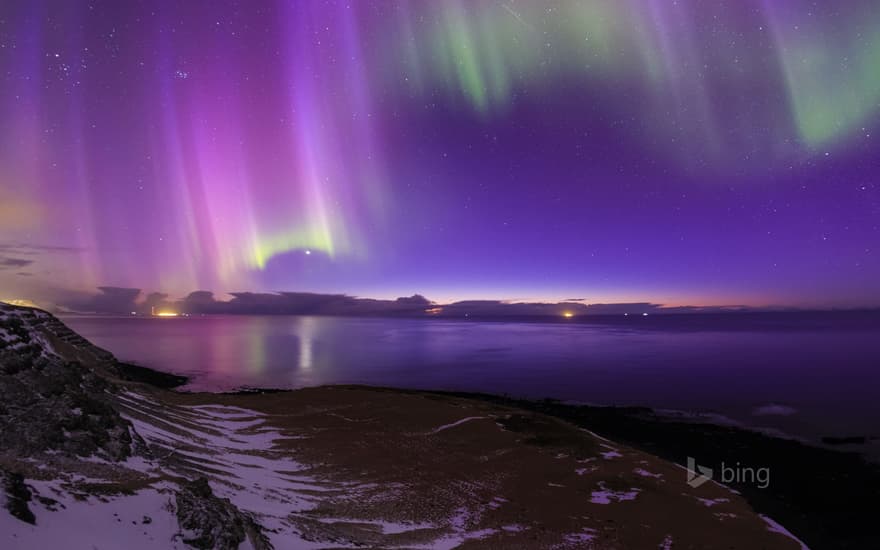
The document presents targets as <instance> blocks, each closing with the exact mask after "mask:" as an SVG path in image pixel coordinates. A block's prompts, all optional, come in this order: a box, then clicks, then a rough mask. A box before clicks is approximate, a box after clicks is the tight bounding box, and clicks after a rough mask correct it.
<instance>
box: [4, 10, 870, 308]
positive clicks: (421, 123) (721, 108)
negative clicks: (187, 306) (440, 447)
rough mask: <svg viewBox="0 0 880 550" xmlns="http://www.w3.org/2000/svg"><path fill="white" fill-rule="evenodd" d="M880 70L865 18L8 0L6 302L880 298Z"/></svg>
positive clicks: (844, 302)
mask: <svg viewBox="0 0 880 550" xmlns="http://www.w3.org/2000/svg"><path fill="white" fill-rule="evenodd" d="M878 60H880V6H878V4H877V3H876V1H874V0H851V1H847V2H807V1H801V0H742V1H737V2H729V1H725V2H722V1H714V0H678V1H673V0H586V1H581V2H570V1H565V2H558V1H546V2H531V1H524V0H474V1H469V2H464V1H460V0H444V1H442V2H437V1H410V2H392V1H375V2H374V1H369V0H359V1H354V0H350V1H348V2H346V1H327V2H324V1H317V0H301V1H283V0H259V1H222V0H212V1H206V0H205V1H200V0H193V1H188V2H177V1H164V0H157V1H149V2H147V1H136V0H131V1H126V2H118V1H115V0H107V1H99V0H96V1H84V0H83V1H75V0H70V1H68V0H58V1H46V0H6V1H4V2H2V3H0V124H2V132H0V289H2V290H3V292H0V294H10V295H15V296H21V297H28V298H32V299H33V298H39V297H45V296H52V295H53V293H54V294H57V293H60V292H67V291H88V290H90V289H93V288H94V287H96V286H100V285H113V286H124V287H134V288H141V289H144V290H145V291H163V292H167V293H170V294H171V295H174V296H183V295H185V294H186V293H188V292H190V291H192V290H197V289H205V290H212V291H215V292H218V293H223V292H230V291H241V290H249V291H258V292H260V291H262V292H268V291H281V290H297V291H314V292H346V293H349V294H354V295H361V296H373V297H394V296H402V295H409V294H412V293H414V292H419V293H421V294H424V295H426V296H428V297H429V298H431V299H434V300H438V301H450V300H458V299H469V298H478V297H479V298H492V299H505V300H530V301H534V300H548V301H552V300H569V299H582V300H585V301H587V302H627V301H649V302H653V303H660V304H669V305H685V304H690V305H710V304H714V305H722V304H746V305H754V306H766V305H793V306H802V307H832V306H833V307H853V306H878V305H880V298H878V297H880V185H878V174H880V161H878V158H880V157H878V143H880V141H878V139H880V127H878V114H880V61H878ZM0 297H3V296H0Z"/></svg>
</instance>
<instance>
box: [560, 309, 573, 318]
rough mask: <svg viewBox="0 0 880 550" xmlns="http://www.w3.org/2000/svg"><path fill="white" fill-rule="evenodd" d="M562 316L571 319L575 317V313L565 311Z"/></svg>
mask: <svg viewBox="0 0 880 550" xmlns="http://www.w3.org/2000/svg"><path fill="white" fill-rule="evenodd" d="M562 316H563V317H565V318H566V319H571V318H572V317H574V313H572V312H570V311H563V312H562Z"/></svg>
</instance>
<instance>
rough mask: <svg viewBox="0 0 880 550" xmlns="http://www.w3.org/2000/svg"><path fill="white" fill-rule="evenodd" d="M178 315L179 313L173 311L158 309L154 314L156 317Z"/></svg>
mask: <svg viewBox="0 0 880 550" xmlns="http://www.w3.org/2000/svg"><path fill="white" fill-rule="evenodd" d="M179 315H180V314H179V313H176V312H174V311H160V312H159V313H157V314H156V317H177V316H179Z"/></svg>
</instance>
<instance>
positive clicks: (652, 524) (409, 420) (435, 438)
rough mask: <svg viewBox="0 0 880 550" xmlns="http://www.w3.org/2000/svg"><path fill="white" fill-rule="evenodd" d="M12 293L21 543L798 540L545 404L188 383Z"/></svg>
mask: <svg viewBox="0 0 880 550" xmlns="http://www.w3.org/2000/svg"><path fill="white" fill-rule="evenodd" d="M145 380H149V381H151V382H154V383H155V382H158V383H160V385H163V386H171V385H174V383H179V382H180V380H179V379H177V378H175V377H168V376H164V375H161V374H158V373H152V371H146V370H145V369H136V368H132V367H131V366H128V365H124V364H121V363H119V362H118V361H116V359H115V358H114V357H113V356H112V355H111V354H109V353H107V352H106V351H103V350H100V349H98V348H96V347H94V346H92V345H91V344H89V343H88V342H86V341H85V340H83V339H81V338H79V337H78V336H77V335H76V334H75V333H73V332H71V331H70V330H69V329H67V328H66V327H65V326H64V325H63V324H62V323H61V322H60V321H58V320H57V319H56V318H54V317H53V316H51V315H49V314H47V313H45V312H42V311H39V310H33V309H27V308H17V307H13V306H7V305H4V304H0V396H2V399H0V440H2V441H3V442H4V444H3V447H2V450H0V479H2V482H0V483H2V484H0V503H2V505H3V508H4V510H0V533H2V535H0V536H2V538H3V541H2V544H3V547H4V548H46V547H57V546H61V545H63V546H65V547H67V548H92V547H97V548H115V547H119V546H120V545H122V544H124V545H125V547H126V548H134V549H137V548H189V547H193V548H222V549H232V548H255V549H263V548H277V549H286V548H292V549H293V548H295V549H299V548H349V547H365V546H366V547H374V548H375V547H383V548H658V547H659V548H678V547H699V548H713V547H714V548H799V547H801V545H800V544H799V543H798V542H796V541H795V540H794V539H793V538H791V537H790V536H788V535H786V534H785V533H784V530H783V529H782V528H781V527H779V526H778V525H777V524H775V523H774V522H772V521H771V520H768V519H766V518H763V517H761V516H759V515H758V514H756V513H755V512H753V511H752V510H751V508H750V507H749V505H748V504H747V503H746V502H745V501H744V500H743V499H742V498H741V497H740V496H739V495H737V494H735V493H733V492H731V491H729V490H728V489H726V488H724V487H721V486H719V485H716V484H714V483H706V484H703V485H701V486H699V487H697V488H692V487H690V486H689V485H688V484H686V483H685V480H686V476H685V472H684V471H683V470H682V469H681V468H680V467H678V466H676V465H674V464H672V463H670V462H666V461H663V460H660V459H658V458H656V457H653V456H651V455H648V454H645V453H642V452H640V451H637V450H634V449H631V448H628V447H626V446H623V445H618V444H616V443H614V442H612V441H608V440H605V439H603V438H601V437H599V436H596V435H594V434H592V433H590V432H587V431H585V430H583V429H579V428H577V427H575V426H573V425H571V424H568V423H565V422H563V421H560V420H558V419H555V418H552V417H549V416H544V415H542V414H539V413H536V412H528V411H525V410H522V409H517V408H513V407H510V406H505V405H501V404H495V403H490V402H486V401H480V400H474V399H468V398H464V397H456V396H440V395H432V394H427V393H409V392H396V391H390V390H377V389H369V388H351V387H325V388H313V389H305V390H298V391H293V392H272V393H250V394H240V395H228V394H224V395H217V394H187V393H177V392H172V391H169V390H167V389H162V388H159V387H156V386H155V385H149V384H147V383H146V382H145Z"/></svg>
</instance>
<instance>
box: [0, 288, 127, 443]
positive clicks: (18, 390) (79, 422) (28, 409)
mask: <svg viewBox="0 0 880 550" xmlns="http://www.w3.org/2000/svg"><path fill="white" fill-rule="evenodd" d="M53 320H55V319H54V317H52V316H50V315H49V314H47V313H45V312H41V311H37V310H29V309H25V308H14V307H12V306H6V305H0V341H2V342H3V344H2V346H0V395H2V396H3V399H2V401H0V441H2V442H3V447H2V449H0V454H7V453H8V454H10V455H14V456H16V457H19V458H21V457H31V456H34V455H36V454H38V453H41V452H46V451H53V452H59V453H62V454H66V455H69V456H80V457H85V456H91V455H95V454H97V455H99V456H101V457H103V458H106V459H110V460H124V459H125V458H127V457H128V456H130V455H131V452H132V449H131V446H132V437H131V434H130V432H129V428H130V424H129V422H128V421H127V420H125V419H124V418H122V416H121V415H120V414H119V413H118V412H117V411H116V409H115V408H114V407H113V405H112V401H111V399H112V394H113V393H114V392H116V391H117V388H116V387H115V386H114V385H113V383H112V382H110V381H108V380H107V378H105V377H104V376H102V375H101V374H100V373H99V372H98V371H97V370H96V369H95V368H90V367H86V366H84V365H83V364H82V363H80V362H79V361H75V360H69V359H67V358H66V357H63V356H61V355H59V354H56V353H55V352H54V351H53V348H52V346H51V345H49V344H48V342H47V339H48V338H51V333H47V332H46V330H45V329H44V326H45V325H46V324H47V323H49V322H51V321H53ZM55 321H56V322H57V320H55ZM111 357H112V356H111Z"/></svg>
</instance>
